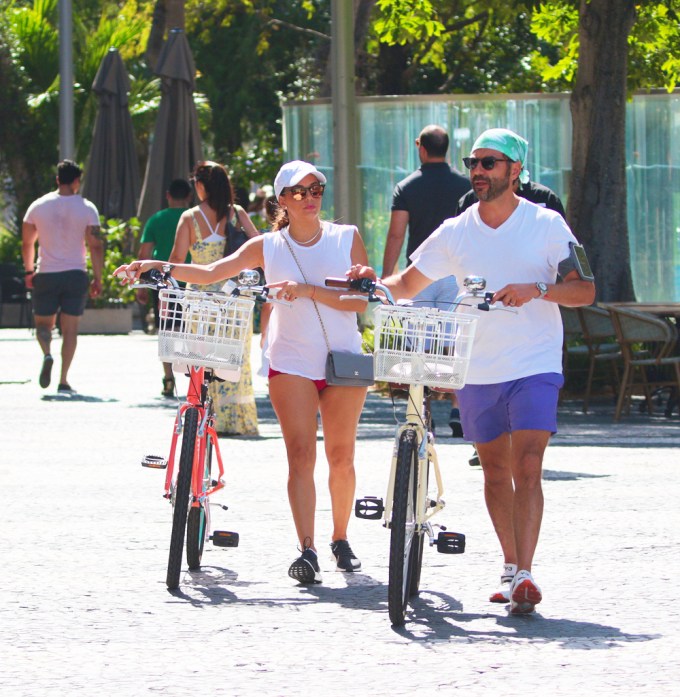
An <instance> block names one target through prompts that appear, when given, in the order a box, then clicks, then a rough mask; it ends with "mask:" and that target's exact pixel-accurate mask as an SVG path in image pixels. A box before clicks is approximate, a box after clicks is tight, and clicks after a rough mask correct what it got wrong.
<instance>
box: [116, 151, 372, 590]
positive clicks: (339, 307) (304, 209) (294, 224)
mask: <svg viewBox="0 0 680 697" xmlns="http://www.w3.org/2000/svg"><path fill="white" fill-rule="evenodd" d="M325 184H326V177H325V176H324V175H323V174H322V173H321V172H319V171H318V170H317V169H316V168H315V167H314V166H313V165H311V164H309V163H307V162H302V161H300V160H294V161H293V162H288V163H287V164H285V165H284V166H283V167H282V168H281V169H280V170H279V173H278V174H277V175H276V179H275V181H274V190H275V193H276V196H277V198H278V202H279V213H278V216H277V219H276V222H275V224H274V232H272V233H269V234H267V235H263V236H258V237H256V238H254V239H251V240H249V241H248V242H247V243H246V244H244V245H243V246H242V247H241V248H240V249H239V250H238V251H236V252H235V253H234V254H231V255H229V256H228V257H226V258H224V259H220V260H218V261H214V262H212V263H210V264H206V265H200V264H191V265H189V264H177V265H176V266H174V267H173V270H172V275H173V276H174V277H175V278H176V279H177V280H179V281H186V282H188V283H193V284H200V285H207V284H209V283H216V282H219V281H224V280H226V279H228V278H231V277H232V276H235V275H236V274H238V272H239V271H241V270H242V269H244V268H256V267H261V268H263V269H264V270H265V273H266V275H267V284H268V285H269V286H270V287H272V288H278V289H280V293H281V295H280V297H282V298H283V299H286V300H290V301H293V303H292V307H290V308H288V307H285V306H283V305H274V307H273V311H272V317H271V320H270V323H269V327H268V330H267V332H268V333H267V337H268V342H269V359H270V366H271V367H270V372H269V394H270V397H271V401H272V405H273V406H274V410H275V412H276V415H277V417H278V419H279V423H280V424H281V431H282V433H283V439H284V441H285V444H286V452H287V456H288V499H289V501H290V507H291V511H292V513H293V521H294V523H295V527H296V530H297V534H298V539H299V543H300V548H301V552H302V554H301V555H300V556H299V557H298V558H296V559H295V560H294V561H293V563H292V564H291V566H290V568H289V570H288V575H289V576H291V578H294V579H295V580H297V581H299V582H300V583H320V582H321V572H320V567H319V563H318V558H317V553H316V545H315V535H314V522H315V512H316V491H315V486H314V468H315V464H316V432H317V415H318V413H320V414H321V422H322V425H323V433H324V448H325V451H326V459H327V460H328V465H329V470H330V475H329V489H330V495H331V504H332V514H333V533H332V536H331V545H330V546H331V552H332V559H333V560H334V561H335V565H336V568H337V570H340V571H347V572H352V571H357V570H358V569H359V568H361V563H360V562H359V560H358V559H357V558H356V556H355V555H354V553H353V551H352V549H351V547H350V545H349V543H348V542H347V526H348V524H349V518H350V514H351V512H352V507H353V505H354V489H355V473H354V446H355V441H356V432H357V425H358V423H359V417H360V415H361V410H362V408H363V405H364V401H365V399H366V388H365V387H340V386H328V385H326V384H325V381H324V375H325V370H324V365H325V359H326V353H327V347H326V341H325V339H324V335H323V328H322V326H321V322H320V321H319V317H318V315H317V310H318V313H319V315H321V318H322V320H323V325H324V328H325V331H326V335H327V337H328V343H329V345H330V347H331V348H332V349H344V350H348V351H354V352H356V353H360V352H361V338H360V335H359V332H358V329H357V316H356V313H357V312H360V311H363V310H364V309H365V308H366V301H365V300H363V299H348V298H342V299H341V295H342V292H340V291H337V290H334V289H331V288H326V287H325V285H324V279H325V278H326V277H327V276H344V275H345V272H346V271H347V270H348V269H349V268H350V267H351V266H352V265H354V264H361V265H365V264H367V263H368V258H367V255H366V249H365V247H364V244H363V241H362V240H361V237H360V235H359V233H358V231H357V229H356V228H355V227H353V226H349V225H335V224H333V223H328V222H323V221H322V220H321V219H320V217H319V215H320V210H321V202H322V196H323V189H324V186H325ZM162 263H163V262H157V261H134V262H132V263H131V264H129V265H127V266H122V267H120V269H117V270H116V274H126V273H130V272H132V273H133V274H134V276H135V278H136V277H137V276H138V275H139V274H140V273H142V272H144V271H147V270H148V269H150V268H160V267H161V266H162ZM315 306H316V309H315Z"/></svg>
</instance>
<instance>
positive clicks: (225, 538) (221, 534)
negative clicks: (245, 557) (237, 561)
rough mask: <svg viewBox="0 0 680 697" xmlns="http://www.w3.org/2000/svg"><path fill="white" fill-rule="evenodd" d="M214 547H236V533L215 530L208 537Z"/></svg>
mask: <svg viewBox="0 0 680 697" xmlns="http://www.w3.org/2000/svg"><path fill="white" fill-rule="evenodd" d="M210 539H211V540H212V543H213V544H214V545H215V547H238V539H239V538H238V533H237V532H228V531H227V530H215V531H214V532H213V534H212V537H211V538H210Z"/></svg>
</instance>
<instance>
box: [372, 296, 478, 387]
mask: <svg viewBox="0 0 680 697" xmlns="http://www.w3.org/2000/svg"><path fill="white" fill-rule="evenodd" d="M476 327H477V317H475V316H474V315H466V314H463V313H459V312H449V311H445V310H438V309H436V308H431V307H412V306H401V305H379V306H378V307H377V308H376V310H375V342H374V348H373V356H374V373H375V379H376V380H377V381H384V382H395V383H398V384H406V385H416V384H422V385H428V386H429V387H441V388H449V389H458V388H460V387H463V385H465V378H466V376H467V371H468V365H469V363H470V356H471V355H472V342H473V339H474V337H475V329H476Z"/></svg>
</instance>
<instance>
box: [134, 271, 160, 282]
mask: <svg viewBox="0 0 680 697" xmlns="http://www.w3.org/2000/svg"><path fill="white" fill-rule="evenodd" d="M139 280H140V281H141V282H142V283H161V282H162V281H163V274H162V273H161V272H160V271H159V270H158V269H149V270H148V271H145V272H144V273H141V274H139Z"/></svg>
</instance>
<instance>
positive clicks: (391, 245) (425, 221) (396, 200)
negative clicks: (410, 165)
mask: <svg viewBox="0 0 680 697" xmlns="http://www.w3.org/2000/svg"><path fill="white" fill-rule="evenodd" d="M416 147H417V148H418V157H419V158H420V162H421V165H420V167H419V169H417V170H416V171H415V172H413V173H412V174H410V175H409V176H408V177H406V179H402V181H400V182H399V183H398V184H397V185H396V186H395V187H394V194H393V195H392V214H391V216H390V227H389V230H388V231H387V241H386V243H385V252H384V255H383V268H382V275H383V276H390V275H392V273H394V271H395V266H396V264H397V261H398V259H399V255H400V254H401V248H402V247H403V245H404V238H405V237H406V229H407V228H408V240H407V242H406V258H407V262H406V263H407V264H410V261H408V259H409V257H410V256H411V254H412V253H413V252H414V251H415V250H416V249H417V248H418V247H419V246H420V245H421V244H422V243H423V242H424V241H425V240H426V239H427V238H428V237H429V236H430V235H431V234H432V233H433V232H434V231H435V230H436V229H437V228H438V227H439V226H440V225H441V224H442V223H443V222H444V221H445V220H446V219H447V218H452V217H453V216H454V215H456V209H457V207H458V200H459V199H460V198H461V196H463V194H465V193H466V192H467V191H470V188H471V185H470V180H469V179H468V177H465V176H463V175H462V174H461V173H460V172H458V171H456V170H455V169H453V168H452V167H451V166H450V165H449V164H448V163H447V162H446V153H447V151H448V149H449V136H448V133H447V132H446V130H445V129H443V128H442V127H441V126H436V125H430V126H425V128H423V130H422V131H421V132H420V135H419V136H418V138H417V139H416ZM457 294H458V286H457V284H456V279H455V277H454V276H448V277H447V278H442V279H440V280H438V281H435V282H434V283H432V284H430V285H429V286H428V287H427V288H426V289H425V290H424V291H422V292H421V293H419V294H418V295H416V296H415V297H414V298H413V302H414V303H417V304H418V305H419V306H430V307H437V308H439V309H441V310H448V309H450V308H451V306H452V303H453V301H454V300H455V298H456V295H457ZM449 424H450V426H451V431H452V434H453V435H454V436H456V437H460V436H462V435H463V429H462V428H461V426H460V422H459V414H458V410H457V409H456V408H455V401H454V398H452V410H451V417H450V419H449Z"/></svg>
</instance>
